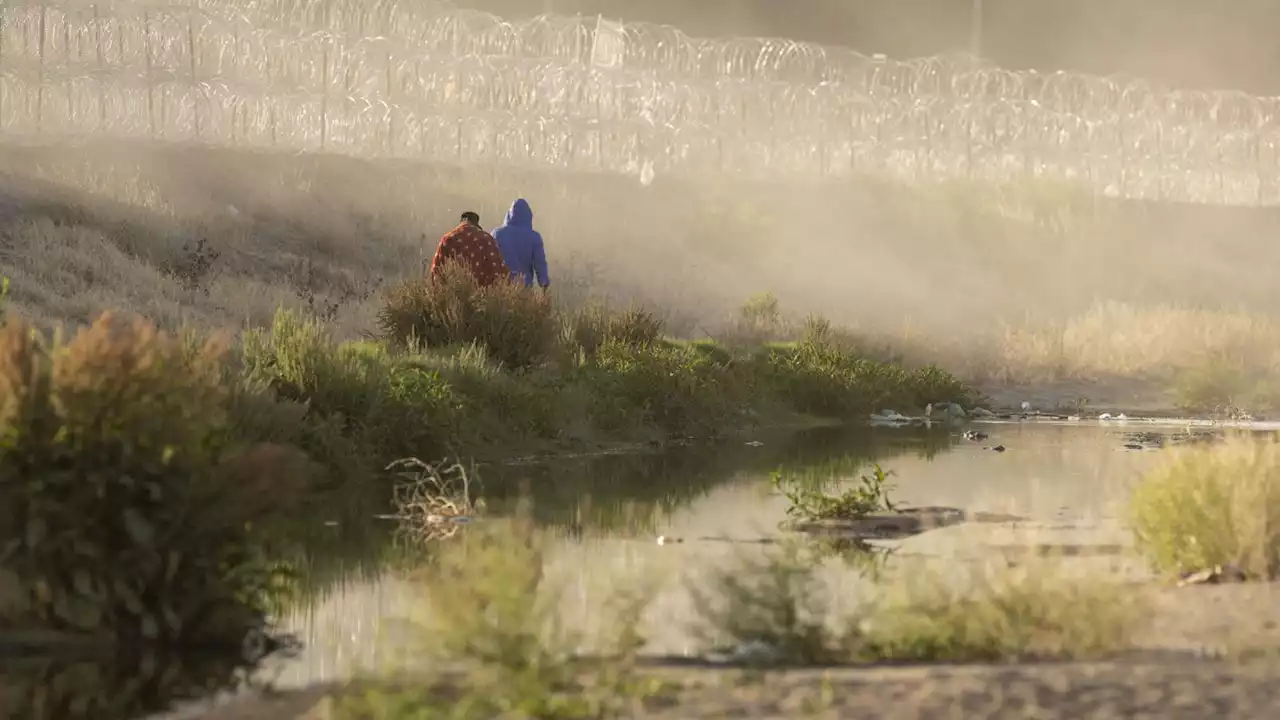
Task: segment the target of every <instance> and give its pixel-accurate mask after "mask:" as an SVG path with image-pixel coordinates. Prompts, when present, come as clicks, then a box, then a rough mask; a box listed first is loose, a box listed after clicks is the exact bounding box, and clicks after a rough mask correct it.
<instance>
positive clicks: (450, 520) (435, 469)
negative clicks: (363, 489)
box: [386, 458, 484, 542]
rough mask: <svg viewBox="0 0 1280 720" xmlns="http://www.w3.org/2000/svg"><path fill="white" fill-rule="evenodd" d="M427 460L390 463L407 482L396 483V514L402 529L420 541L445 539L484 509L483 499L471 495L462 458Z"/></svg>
mask: <svg viewBox="0 0 1280 720" xmlns="http://www.w3.org/2000/svg"><path fill="white" fill-rule="evenodd" d="M446 463H447V461H441V462H439V463H435V464H429V463H425V462H423V461H421V460H419V459H418V458H404V459H401V460H397V461H395V462H393V463H391V464H390V465H388V466H387V468H386V469H387V470H393V469H406V470H405V471H403V472H399V473H397V474H398V475H399V476H400V477H402V478H404V482H401V483H397V484H396V487H395V508H396V511H395V518H396V520H397V521H399V523H400V530H401V532H403V533H405V534H406V535H408V536H409V537H410V538H412V539H413V540H414V541H417V542H430V541H432V540H445V539H448V538H451V537H453V536H454V535H456V534H457V533H458V530H459V529H460V528H461V527H462V525H464V524H466V523H467V522H469V521H470V520H471V519H472V518H473V517H475V515H476V512H477V511H478V510H481V509H483V507H484V501H483V500H478V499H477V500H473V498H472V497H471V477H470V474H469V473H468V472H467V469H466V468H465V467H463V465H462V464H461V463H459V462H456V461H455V462H453V463H451V464H446Z"/></svg>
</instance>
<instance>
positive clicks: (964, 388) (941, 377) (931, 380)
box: [906, 364, 974, 408]
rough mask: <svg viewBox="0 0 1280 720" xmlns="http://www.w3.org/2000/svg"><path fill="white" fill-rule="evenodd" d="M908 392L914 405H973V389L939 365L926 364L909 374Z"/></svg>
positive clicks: (918, 406)
mask: <svg viewBox="0 0 1280 720" xmlns="http://www.w3.org/2000/svg"><path fill="white" fill-rule="evenodd" d="M906 391H907V394H908V396H909V398H910V403H911V406H912V407H915V408H923V407H925V406H926V405H929V404H931V403H944V402H950V403H959V404H960V406H961V407H973V405H974V397H973V391H972V390H970V389H969V386H968V385H966V384H965V383H964V382H963V381H961V380H960V379H959V378H957V377H956V376H955V375H952V374H951V373H949V372H947V371H946V370H943V369H942V368H940V367H938V366H937V365H933V364H930V365H925V366H924V367H922V368H917V369H915V370H912V371H911V372H909V373H908V374H907V388H906Z"/></svg>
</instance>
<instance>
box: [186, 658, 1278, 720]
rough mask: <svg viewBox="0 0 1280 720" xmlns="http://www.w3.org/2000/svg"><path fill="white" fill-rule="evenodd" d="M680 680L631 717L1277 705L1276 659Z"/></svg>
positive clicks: (1133, 713)
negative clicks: (1267, 661) (675, 688)
mask: <svg viewBox="0 0 1280 720" xmlns="http://www.w3.org/2000/svg"><path fill="white" fill-rule="evenodd" d="M654 672H656V673H658V674H660V675H662V676H665V677H669V678H679V680H680V682H681V683H682V687H681V689H680V690H679V691H678V692H676V693H675V694H674V696H672V697H668V698H664V699H663V700H661V701H659V702H654V703H652V704H651V705H650V707H648V708H643V709H637V711H636V712H635V713H634V714H633V715H632V717H643V718H654V719H655V720H656V719H670V720H687V719H688V718H704V717H705V718H709V717H750V718H778V719H779V720H783V719H789V718H842V719H843V718H868V719H871V718H876V719H880V718H931V719H932V718H938V719H943V718H956V719H957V720H959V719H961V718H963V719H964V720H981V719H984V718H1010V719H1011V720H1012V719H1014V718H1017V719H1019V720H1021V719H1022V718H1028V717H1036V718H1104V717H1105V718H1120V717H1124V718H1152V719H1154V718H1160V720H1173V719H1175V718H1187V719H1188V720H1191V719H1194V720H1204V718H1213V717H1221V718H1227V717H1230V718H1242V719H1243V718H1259V719H1260V718H1270V717H1274V713H1275V708H1276V707H1280V683H1277V682H1276V680H1277V679H1280V665H1273V664H1267V665H1262V664H1259V665H1251V666H1244V665H1229V664H1226V663H1222V662H1217V661H1198V660H1191V659H1185V660H1164V661H1150V662H1123V663H1122V662H1115V663H1087V664H1083V663H1073V664H1036V665H1016V666H929V667H899V668H869V669H836V670H793V671H786V672H777V673H771V674H768V675H765V676H763V677H761V676H752V675H750V674H747V673H744V672H742V671H736V670H711V669H700V670H690V669H679V670H674V669H669V670H658V671H654ZM334 692H335V690H334V689H326V688H311V689H306V690H300V691H292V692H286V693H282V694H279V695H276V696H273V697H257V698H244V699H241V700H238V701H236V702H234V703H231V704H227V705H224V706H223V707H219V708H216V709H212V710H207V711H204V712H191V713H184V714H182V715H175V716H171V717H182V718H184V719H187V718H189V719H190V720H268V719H270V720H286V719H290V718H292V719H293V720H327V719H328V718H334V717H337V715H336V714H335V713H333V708H332V702H331V700H330V699H329V698H330V697H331V696H332V695H333V693H334Z"/></svg>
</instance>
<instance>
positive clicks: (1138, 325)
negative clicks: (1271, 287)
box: [997, 302, 1280, 379]
mask: <svg viewBox="0 0 1280 720" xmlns="http://www.w3.org/2000/svg"><path fill="white" fill-rule="evenodd" d="M997 354H998V356H999V357H1000V358H1001V359H1002V361H1003V366H1002V367H1001V368H1000V370H999V372H1001V373H1002V374H1004V375H1005V376H1006V377H1010V378H1011V379H1035V378H1050V379H1056V378H1061V377H1072V378H1083V379H1093V378H1097V377H1100V376H1114V375H1120V376H1128V377H1141V376H1150V375H1161V374H1163V375H1168V374H1171V373H1173V372H1176V371H1178V370H1183V369H1186V368H1194V367H1197V366H1199V365H1202V364H1204V363H1206V362H1209V361H1212V360H1215V359H1219V358H1220V359H1222V360H1224V361H1226V362H1229V363H1230V364H1232V365H1233V366H1236V367H1240V368H1242V369H1248V370H1255V371H1258V372H1262V373H1267V374H1271V373H1275V372H1277V371H1280V323H1277V322H1276V321H1275V320H1272V319H1271V318H1270V317H1268V316H1264V315H1259V314H1257V313H1247V312H1230V311H1225V310H1203V309H1195V308H1189V307H1178V306H1174V305H1154V306H1139V305H1135V304H1132V303H1121V302H1105V303H1099V304H1096V305H1094V306H1093V307H1092V308H1090V309H1089V310H1088V311H1087V312H1085V313H1083V314H1081V315H1078V316H1075V317H1072V318H1070V319H1069V320H1067V321H1066V322H1063V323H1056V324H1054V323H1041V324H1037V326H1035V327H1014V326H1009V327H1007V328H1006V331H1005V333H1004V336H1003V339H1002V341H1001V345H1000V346H999V348H998V350H997Z"/></svg>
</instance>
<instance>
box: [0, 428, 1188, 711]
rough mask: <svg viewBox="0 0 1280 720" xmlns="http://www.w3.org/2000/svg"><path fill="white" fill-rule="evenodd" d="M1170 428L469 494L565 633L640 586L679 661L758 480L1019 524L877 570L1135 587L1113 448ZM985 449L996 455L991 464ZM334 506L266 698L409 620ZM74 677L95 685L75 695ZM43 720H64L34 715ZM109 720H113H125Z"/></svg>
mask: <svg viewBox="0 0 1280 720" xmlns="http://www.w3.org/2000/svg"><path fill="white" fill-rule="evenodd" d="M1184 426H1185V424H1184V425H1179V424H1175V423H1166V424H1160V425H1156V424H1151V423H1145V422H1143V423H1138V422H1130V423H1110V424H1108V423H1098V422H1096V421H1086V422H1082V423H1051V422H1034V421H1033V422H1014V423H990V424H983V425H981V426H977V425H975V426H972V427H980V428H981V429H982V431H983V432H986V433H989V435H990V437H989V438H987V439H984V440H981V441H972V440H966V439H964V438H963V437H961V435H960V431H961V429H956V428H950V429H948V428H945V427H941V426H934V427H933V428H929V429H926V428H898V429H893V428H883V429H875V430H865V429H864V430H859V431H857V432H851V431H848V430H832V429H824V430H819V431H809V432H805V433H801V434H797V435H792V436H781V437H779V436H763V437H761V438H758V439H757V440H758V441H757V442H753V443H745V442H741V441H738V442H734V443H730V444H722V445H719V446H716V447H714V448H710V449H707V448H682V449H678V450H674V451H668V452H664V453H652V454H645V455H638V456H625V455H615V456H605V457H596V458H586V459H577V460H561V461H557V462H554V463H549V464H529V465H517V466H505V467H487V468H486V467H481V468H479V469H478V470H477V473H478V474H479V475H480V476H481V478H482V481H483V483H484V484H485V485H486V486H498V487H513V486H516V485H518V484H520V483H521V482H525V481H527V483H528V487H529V488H531V490H532V492H533V493H534V497H535V512H536V515H537V516H538V517H539V519H540V520H541V521H542V522H543V523H544V524H546V525H548V526H551V527H555V528H558V529H559V530H560V531H561V532H558V533H557V536H556V537H557V539H556V541H555V543H554V545H553V547H552V549H551V551H550V552H549V553H548V556H547V574H548V576H549V577H551V578H554V579H556V580H558V581H562V582H563V583H564V587H566V588H567V595H566V600H565V602H564V611H565V618H566V620H567V621H568V623H569V624H570V625H572V626H574V627H576V628H577V629H581V630H584V631H586V632H587V633H590V631H591V629H592V628H593V627H596V626H597V625H598V624H599V623H601V622H603V621H602V615H601V612H600V608H601V606H602V605H603V604H604V601H605V598H607V597H608V596H609V594H610V592H611V590H612V589H614V588H616V587H618V586H619V585H620V584H621V583H624V582H625V581H626V579H628V578H636V577H645V578H658V579H659V581H660V583H661V592H660V594H659V596H658V598H657V600H656V602H655V603H654V604H653V605H652V606H651V607H650V610H649V613H648V616H647V622H646V627H645V631H646V635H647V637H648V638H649V643H650V644H649V647H648V651H649V652H652V653H657V654H663V655H685V654H688V653H692V652H693V651H694V641H693V638H692V634H691V625H692V622H693V620H694V615H695V613H694V612H693V610H692V606H691V601H690V593H689V592H688V588H689V587H690V586H691V585H692V586H696V585H697V584H698V583H699V582H701V581H703V580H705V578H706V577H707V571H708V570H710V569H712V568H716V567H724V566H726V563H730V562H733V561H734V560H735V554H736V553H753V552H761V551H762V549H764V548H768V547H770V546H771V544H772V543H774V542H776V541H777V539H778V538H779V537H780V536H781V535H782V533H780V532H779V530H778V529H777V528H778V524H779V522H780V521H782V520H783V519H785V510H786V506H787V501H786V500H785V499H784V498H782V497H779V496H778V495H776V494H775V493H774V492H773V491H772V488H771V486H770V483H769V473H770V471H771V470H773V469H775V468H781V469H783V470H786V471H790V472H799V473H807V474H810V475H815V476H818V477H832V476H835V477H849V478H855V477H856V476H857V474H858V472H859V470H861V471H862V472H865V471H866V470H867V469H868V468H869V463H870V462H872V461H875V462H879V463H880V464H881V465H882V466H883V467H884V468H885V469H886V470H892V471H893V473H894V476H893V478H892V480H893V482H894V483H895V486H896V487H895V489H894V491H893V497H894V499H895V500H897V501H899V502H901V503H905V504H908V505H914V506H948V507H954V508H960V509H963V510H966V511H982V512H991V513H1001V514H1005V515H1012V516H1017V517H1019V518H1022V520H1021V521H1019V522H1003V523H976V524H975V523H968V524H961V525H956V526H952V527H947V528H943V529H938V530H933V531H929V532H926V533H923V534H920V535H916V536H913V537H909V538H907V539H904V540H899V541H892V542H883V543H880V544H881V545H883V546H886V547H893V548H896V550H895V552H894V554H893V555H892V556H891V557H892V558H894V559H891V560H890V562H911V561H922V562H932V561H937V560H942V561H945V564H946V565H947V566H951V567H960V566H963V565H965V564H967V563H969V562H971V561H972V562H987V561H990V560H992V559H993V558H997V557H999V555H1000V553H1002V552H1004V553H1007V552H1025V551H1026V550H1027V549H1028V548H1032V547H1045V548H1051V549H1055V550H1058V551H1062V552H1064V553H1065V554H1067V555H1069V556H1070V557H1069V558H1068V559H1067V561H1068V562H1078V563H1082V564H1086V565H1093V564H1098V563H1101V564H1103V565H1106V566H1107V567H1108V568H1110V569H1111V570H1114V571H1119V572H1125V573H1143V572H1144V570H1143V569H1142V568H1141V566H1140V564H1138V563H1136V561H1134V560H1133V559H1132V558H1131V557H1127V556H1126V554H1125V552H1124V551H1125V549H1126V546H1127V545H1128V544H1129V542H1130V539H1129V535H1128V533H1127V532H1126V531H1125V529H1124V527H1123V525H1122V521H1121V517H1122V513H1123V507H1122V503H1123V501H1124V500H1125V498H1126V497H1127V496H1128V492H1129V489H1130V487H1131V484H1132V482H1133V481H1134V480H1136V478H1137V477H1138V476H1139V474H1140V473H1141V471H1142V470H1143V468H1145V467H1147V466H1148V465H1149V463H1150V462H1151V461H1152V460H1153V459H1155V458H1156V457H1157V456H1158V455H1159V453H1160V451H1159V450H1155V449H1142V450H1135V449H1129V448H1126V444H1127V443H1130V442H1131V440H1130V439H1129V435H1130V434H1131V433H1133V432H1135V431H1146V432H1155V433H1161V434H1165V433H1176V432H1178V431H1180V430H1183V429H1184ZM996 445H1001V446H1003V447H1004V448H1005V451H1004V452H996V451H994V450H992V449H991V448H992V447H994V446H996ZM501 502H502V500H501V498H498V503H499V504H500V503H501ZM349 507H353V508H361V509H360V510H359V516H357V517H350V516H349V517H342V516H340V515H337V514H336V513H335V514H334V515H333V516H325V517H314V518H308V519H306V522H305V525H306V528H305V529H306V532H305V533H304V534H305V535H306V536H307V538H306V543H305V545H304V546H303V547H302V549H301V550H300V551H299V554H298V556H297V557H296V558H294V561H295V563H296V564H298V565H299V566H300V567H302V568H303V578H302V579H303V583H302V585H303V589H304V591H305V594H306V599H305V600H304V601H303V602H301V603H300V604H299V605H298V606H297V607H294V608H291V609H290V610H289V611H288V612H286V613H285V614H284V616H283V618H282V622H281V625H282V626H283V629H284V630H287V631H291V632H293V633H296V635H297V637H298V639H299V640H300V641H301V643H302V649H301V651H300V652H299V653H298V655H297V656H296V657H293V658H290V659H287V660H281V661H279V662H278V663H277V664H276V665H275V666H273V668H272V672H271V675H272V677H273V678H274V680H275V682H276V683H277V684H278V685H281V686H286V687H292V686H301V685H309V684H314V683H320V682H326V681H331V680H337V679H342V678H345V677H350V676H351V675H352V674H354V673H357V672H360V671H362V670H377V669H378V668H380V667H385V665H386V662H387V661H388V659H389V658H390V656H391V654H392V653H393V651H394V650H396V649H397V648H399V647H400V645H399V644H398V643H399V641H401V640H404V639H406V638H412V637H413V633H412V632H406V629H407V628H408V625H407V623H406V620H405V619H406V618H408V617H410V616H411V615H412V614H413V613H414V612H415V611H416V610H418V609H420V608H421V607H422V605H423V597H424V593H425V592H426V591H425V590H424V588H423V587H422V586H421V585H412V584H407V583H405V582H404V581H401V580H399V579H397V577H396V576H395V575H394V574H393V573H392V572H391V571H389V570H387V569H385V564H384V563H383V560H384V559H385V558H387V557H390V556H392V555H394V553H392V552H390V551H389V550H388V547H389V540H388V538H389V536H390V534H391V527H390V525H391V523H390V522H389V521H386V520H377V519H373V518H371V517H370V515H372V514H373V512H372V511H366V510H365V509H364V508H362V507H361V506H360V504H359V503H353V504H350V505H349ZM659 537H662V538H663V540H664V542H662V543H659V542H658V538H659ZM828 565H830V567H829V568H826V570H828V571H829V572H828V573H827V577H828V579H829V580H830V581H831V586H830V587H831V589H832V590H833V591H834V593H835V597H836V598H837V599H838V600H837V607H839V605H840V603H843V602H846V601H847V602H856V600H857V597H858V595H859V591H860V588H862V587H864V585H863V584H864V583H866V582H867V580H866V579H865V577H864V575H863V574H862V573H859V572H857V571H856V570H855V569H853V568H852V567H850V566H849V565H848V564H845V563H840V562H833V563H829V564H828ZM37 669H38V670H39V671H38V672H36V671H35V670H33V667H32V666H31V665H30V664H29V663H28V664H26V665H24V666H22V667H16V666H13V665H12V664H11V665H9V666H3V665H0V673H3V674H4V675H5V676H7V677H5V678H4V679H3V682H0V689H4V688H7V690H4V692H0V703H5V700H6V698H5V697H4V693H7V692H14V693H16V694H14V695H9V696H8V698H9V700H15V699H18V698H21V697H23V696H24V694H26V693H32V694H39V693H42V692H43V693H45V694H47V695H50V694H51V697H53V698H57V700H55V701H53V705H67V704H68V703H73V702H74V700H75V698H76V695H77V692H89V689H88V687H89V686H90V685H92V686H94V688H95V690H96V692H98V693H105V694H108V695H110V694H113V693H115V692H118V691H120V687H119V686H123V685H124V684H127V683H128V682H130V673H131V672H134V671H133V670H130V669H125V668H112V667H110V666H95V667H93V668H91V669H89V670H86V669H85V668H84V667H80V668H79V669H78V670H76V673H77V675H74V676H68V674H67V673H66V671H65V669H61V667H60V666H56V665H55V664H49V665H44V666H39V667H38V668H37ZM86 672H87V673H89V676H91V677H93V678H96V679H95V680H92V681H90V680H89V679H88V678H87V677H86V676H85V673H86ZM192 672H193V673H195V671H194V670H193V671H192ZM76 677H79V678H80V679H78V680H77V679H75V678H76ZM76 683H84V684H85V689H84V690H83V691H78V690H76V689H75V688H76V687H78V686H76ZM177 684H178V685H181V684H182V683H177ZM144 685H146V686H147V687H149V688H150V687H151V686H152V685H154V688H153V689H151V690H148V692H149V693H150V694H152V695H153V696H154V697H152V698H150V701H148V702H142V703H140V704H138V705H137V707H139V708H141V707H153V708H158V707H159V704H160V703H162V702H163V700H164V698H163V695H164V694H165V692H167V691H166V690H164V689H163V683H160V682H158V681H154V679H149V680H147V681H146V682H145V683H144ZM31 696H32V695H26V697H31ZM19 702H21V701H19ZM6 705H8V706H9V707H15V706H14V705H11V704H9V703H6ZM133 712H134V714H133V715H132V716H133V717H139V716H140V715H139V714H137V713H136V711H133ZM13 717H17V716H13ZM44 717H48V718H54V717H58V718H64V717H78V716H77V715H75V714H74V713H72V712H71V711H70V710H58V709H55V708H54V707H52V706H51V707H50V711H49V712H48V713H46V714H44ZM95 717H101V716H100V715H97V716H95ZM116 717H118V718H120V720H123V719H124V718H126V717H130V713H129V712H123V713H122V714H120V715H117V716H116ZM102 720H115V718H105V717H104V718H102Z"/></svg>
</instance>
